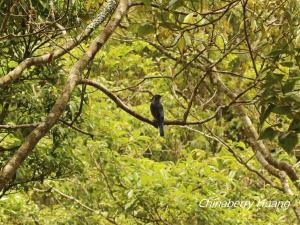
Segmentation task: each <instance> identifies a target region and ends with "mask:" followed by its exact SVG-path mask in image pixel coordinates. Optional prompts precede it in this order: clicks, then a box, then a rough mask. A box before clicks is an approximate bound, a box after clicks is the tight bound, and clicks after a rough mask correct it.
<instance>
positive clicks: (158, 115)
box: [150, 95, 164, 137]
mask: <svg viewBox="0 0 300 225" xmlns="http://www.w3.org/2000/svg"><path fill="white" fill-rule="evenodd" d="M160 98H161V95H154V96H153V97H152V99H151V104H150V110H151V114H152V116H153V117H154V119H155V120H156V121H157V124H158V128H159V134H160V136H161V137H163V136H164V107H163V105H162V104H161V102H160Z"/></svg>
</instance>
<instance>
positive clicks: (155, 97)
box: [151, 95, 161, 101]
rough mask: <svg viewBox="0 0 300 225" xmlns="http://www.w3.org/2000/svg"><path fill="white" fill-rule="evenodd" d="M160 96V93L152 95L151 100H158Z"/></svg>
mask: <svg viewBox="0 0 300 225" xmlns="http://www.w3.org/2000/svg"><path fill="white" fill-rule="evenodd" d="M160 98H161V95H153V97H152V99H151V101H159V100H160Z"/></svg>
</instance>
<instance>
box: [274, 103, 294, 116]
mask: <svg viewBox="0 0 300 225" xmlns="http://www.w3.org/2000/svg"><path fill="white" fill-rule="evenodd" d="M272 112H273V113H276V114H279V115H290V114H291V107H290V106H287V105H279V106H275V107H274V108H273V110H272Z"/></svg>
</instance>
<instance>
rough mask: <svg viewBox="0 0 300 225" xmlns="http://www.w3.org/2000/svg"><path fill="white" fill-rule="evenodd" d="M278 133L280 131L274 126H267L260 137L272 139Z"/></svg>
mask: <svg viewBox="0 0 300 225" xmlns="http://www.w3.org/2000/svg"><path fill="white" fill-rule="evenodd" d="M277 134H278V131H276V130H274V129H273V128H272V127H267V128H266V129H264V130H263V131H262V132H261V133H260V135H259V139H269V140H272V139H274V137H276V135H277Z"/></svg>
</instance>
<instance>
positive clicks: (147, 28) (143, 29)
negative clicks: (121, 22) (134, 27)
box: [138, 23, 155, 36]
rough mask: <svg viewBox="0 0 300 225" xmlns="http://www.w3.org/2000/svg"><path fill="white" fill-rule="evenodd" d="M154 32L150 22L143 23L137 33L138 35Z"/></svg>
mask: <svg viewBox="0 0 300 225" xmlns="http://www.w3.org/2000/svg"><path fill="white" fill-rule="evenodd" d="M154 32H155V28H154V26H153V25H152V24H150V23H144V24H142V25H141V26H139V28H138V35H139V36H145V35H148V34H151V33H154Z"/></svg>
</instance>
